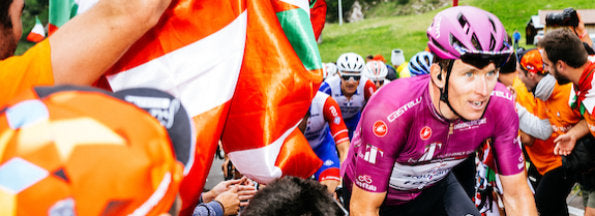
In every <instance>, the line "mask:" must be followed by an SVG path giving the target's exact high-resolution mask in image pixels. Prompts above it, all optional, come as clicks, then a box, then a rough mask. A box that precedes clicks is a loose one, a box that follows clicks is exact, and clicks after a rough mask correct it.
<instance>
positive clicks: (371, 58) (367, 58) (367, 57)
mask: <svg viewBox="0 0 595 216" xmlns="http://www.w3.org/2000/svg"><path fill="white" fill-rule="evenodd" d="M372 60H374V56H372V55H368V56H366V61H372Z"/></svg>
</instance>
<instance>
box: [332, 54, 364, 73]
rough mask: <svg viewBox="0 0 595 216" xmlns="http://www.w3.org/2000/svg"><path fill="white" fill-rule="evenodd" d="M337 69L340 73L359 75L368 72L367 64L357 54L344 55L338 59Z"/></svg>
mask: <svg viewBox="0 0 595 216" xmlns="http://www.w3.org/2000/svg"><path fill="white" fill-rule="evenodd" d="M337 69H338V71H339V72H340V73H350V74H359V75H361V73H362V72H364V71H365V70H366V63H365V62H364V58H362V56H360V55H358V54H355V53H352V52H350V53H344V54H342V55H341V56H339V58H338V59H337Z"/></svg>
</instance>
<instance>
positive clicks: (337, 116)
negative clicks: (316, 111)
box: [322, 96, 349, 163]
mask: <svg viewBox="0 0 595 216" xmlns="http://www.w3.org/2000/svg"><path fill="white" fill-rule="evenodd" d="M322 112H323V114H324V120H325V121H326V122H328V126H329V128H330V130H331V135H332V136H333V139H334V140H335V144H336V145H337V150H338V151H339V158H340V161H341V163H343V161H345V158H346V157H347V150H348V149H349V135H348V133H347V126H345V122H344V121H343V115H341V109H340V108H339V104H337V102H336V101H335V99H333V98H332V97H330V96H329V97H327V98H326V101H325V102H324V107H323V111H322Z"/></svg>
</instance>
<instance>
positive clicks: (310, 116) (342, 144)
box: [299, 92, 349, 193]
mask: <svg viewBox="0 0 595 216" xmlns="http://www.w3.org/2000/svg"><path fill="white" fill-rule="evenodd" d="M304 119H305V121H302V123H301V124H300V125H299V127H300V129H301V130H302V131H303V132H304V136H305V137H306V139H307V140H308V142H309V143H310V147H312V150H314V153H316V155H317V156H318V157H319V158H320V160H322V167H320V169H318V171H316V173H315V174H314V177H315V178H316V180H318V181H320V183H322V184H324V185H326V186H327V189H328V191H329V192H331V193H334V192H335V188H337V186H338V185H339V183H340V182H341V176H340V175H339V168H340V162H343V161H344V160H345V158H346V157H347V156H346V155H347V150H348V149H349V137H347V127H346V126H345V122H343V117H342V115H341V109H340V108H339V105H338V104H337V102H336V101H335V100H334V99H333V98H332V97H330V96H329V95H327V94H325V93H322V92H317V93H316V96H314V99H312V104H311V105H310V109H309V110H308V113H307V115H306V117H304ZM337 150H338V151H339V155H337ZM339 156H340V158H341V160H340V161H339Z"/></svg>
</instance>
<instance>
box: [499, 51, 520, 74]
mask: <svg viewBox="0 0 595 216" xmlns="http://www.w3.org/2000/svg"><path fill="white" fill-rule="evenodd" d="M517 62H518V59H517V58H516V55H515V54H512V55H511V56H510V57H509V58H508V61H506V63H504V65H502V67H501V68H500V73H501V74H509V73H513V72H515V71H516V66H517Z"/></svg>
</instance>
